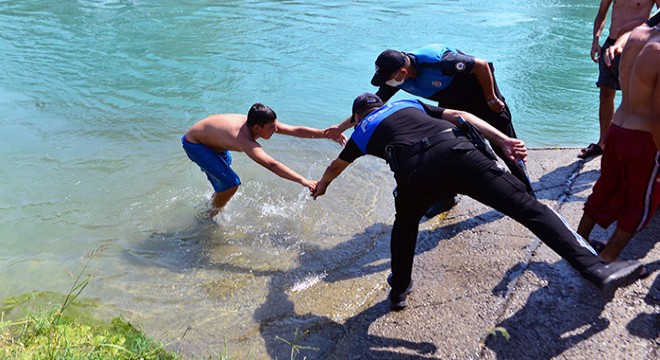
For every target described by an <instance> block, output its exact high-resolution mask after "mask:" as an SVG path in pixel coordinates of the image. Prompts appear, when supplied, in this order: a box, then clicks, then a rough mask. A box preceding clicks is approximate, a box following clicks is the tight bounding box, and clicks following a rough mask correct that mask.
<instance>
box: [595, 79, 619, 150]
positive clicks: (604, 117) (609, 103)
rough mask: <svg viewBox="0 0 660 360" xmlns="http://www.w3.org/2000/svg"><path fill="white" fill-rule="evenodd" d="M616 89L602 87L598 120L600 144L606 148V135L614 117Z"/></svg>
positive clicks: (602, 147)
mask: <svg viewBox="0 0 660 360" xmlns="http://www.w3.org/2000/svg"><path fill="white" fill-rule="evenodd" d="M615 96H616V90H614V89H610V88H608V87H605V86H601V87H600V107H599V109H598V121H600V139H598V146H600V148H601V149H605V135H606V134H607V129H609V128H610V124H611V123H612V117H613V116H614V97H615Z"/></svg>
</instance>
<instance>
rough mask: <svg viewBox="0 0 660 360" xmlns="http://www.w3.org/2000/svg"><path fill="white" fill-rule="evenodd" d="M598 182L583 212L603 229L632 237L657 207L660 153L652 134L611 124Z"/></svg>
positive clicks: (658, 202)
mask: <svg viewBox="0 0 660 360" xmlns="http://www.w3.org/2000/svg"><path fill="white" fill-rule="evenodd" d="M600 167H601V169H600V178H599V179H598V181H596V184H595V185H594V188H593V192H592V193H591V195H590V196H589V198H588V199H587V202H586V203H585V204H584V212H585V213H586V214H587V215H589V216H590V217H591V218H592V219H594V220H595V221H596V223H597V224H598V225H600V226H602V227H603V228H607V227H609V226H610V225H611V224H612V223H613V222H614V221H618V223H617V228H619V229H621V230H623V231H626V232H629V233H635V232H638V231H640V230H642V229H643V228H644V227H645V226H646V225H647V224H648V223H649V221H650V220H651V217H653V214H654V213H655V210H656V209H657V208H658V205H660V152H658V148H657V147H656V146H655V143H654V142H653V137H652V136H651V133H648V132H645V131H639V130H630V129H624V128H622V127H620V126H617V125H614V124H612V125H611V126H610V129H609V130H608V132H607V140H606V143H605V152H604V153H603V157H602V159H601V166H600Z"/></svg>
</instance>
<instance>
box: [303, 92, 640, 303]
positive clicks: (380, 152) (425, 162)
mask: <svg viewBox="0 0 660 360" xmlns="http://www.w3.org/2000/svg"><path fill="white" fill-rule="evenodd" d="M352 117H353V118H354V120H355V121H356V122H357V125H356V126H355V130H354V131H353V134H352V135H351V138H350V139H349V141H348V142H347V144H346V146H345V147H344V149H343V150H342V152H341V153H340V154H339V156H338V158H337V159H335V160H334V161H333V162H332V163H331V164H330V166H328V168H327V169H326V170H325V172H324V174H323V177H322V178H321V179H320V180H319V181H318V182H317V184H316V188H315V189H314V191H313V192H312V196H313V197H314V199H316V198H317V197H318V196H321V195H323V194H325V192H326V189H327V187H328V185H329V184H330V183H331V182H332V181H333V180H334V179H335V178H336V177H337V176H339V175H340V174H341V173H342V172H343V171H344V170H345V169H346V168H347V167H348V166H349V165H350V164H351V163H352V162H353V161H354V160H355V159H357V158H359V157H361V156H363V155H366V154H369V155H374V156H377V157H380V158H382V159H385V160H386V161H387V162H388V163H389V165H390V168H391V169H392V171H393V172H394V178H395V179H396V183H397V188H396V190H395V195H394V203H395V209H396V215H395V220H394V225H393V228H392V235H391V244H390V245H391V256H392V263H391V267H392V273H391V274H390V276H389V277H388V283H389V284H390V286H391V291H390V294H389V300H390V305H391V307H392V308H393V309H402V308H404V307H405V306H406V304H407V302H406V298H407V295H408V293H409V292H410V291H411V290H412V278H411V274H412V266H413V258H414V255H415V246H416V241H417V232H418V226H419V221H420V219H421V218H422V216H423V215H424V213H425V211H426V210H427V209H428V208H429V206H431V204H433V203H434V202H435V201H437V200H438V199H439V198H442V197H446V196H447V195H449V194H452V193H460V194H465V195H467V196H470V197H471V198H473V199H475V200H477V201H479V202H481V203H483V204H486V205H488V206H491V207H493V208H494V209H496V210H498V211H501V212H503V213H504V214H506V215H508V216H510V217H511V218H513V219H514V220H516V221H518V222H519V223H521V224H522V225H524V226H525V227H527V228H528V229H529V230H531V231H532V232H533V233H534V234H535V235H536V236H538V238H539V239H541V240H542V241H543V242H544V243H545V244H547V245H548V246H549V247H550V248H551V249H553V250H554V251H555V252H557V253H558V254H559V255H560V256H562V257H563V258H564V259H566V260H567V261H568V262H569V263H570V264H571V265H572V266H573V267H574V268H575V269H577V270H578V271H579V272H580V273H581V274H582V276H584V277H585V278H586V279H588V280H589V281H591V282H592V283H593V284H595V285H596V286H597V287H599V288H600V289H601V290H602V291H603V292H604V293H605V294H606V296H612V295H613V293H614V290H616V289H617V288H618V287H620V286H625V285H628V284H630V283H632V282H633V281H635V280H636V279H637V278H638V276H639V273H640V272H641V269H642V265H641V264H640V263H639V262H637V261H625V262H624V261H617V262H613V263H610V264H606V263H605V262H604V261H603V260H602V259H601V258H600V257H598V256H597V255H596V253H595V251H594V250H593V249H592V248H591V247H590V246H589V245H588V244H587V243H586V242H585V241H584V240H583V239H582V238H581V237H580V236H579V235H577V233H576V232H575V231H574V230H573V229H571V228H570V227H569V226H568V225H567V223H566V222H565V221H564V220H563V219H562V218H561V217H560V216H559V215H558V214H557V213H555V212H554V211H553V210H551V209H550V208H548V207H547V206H545V205H543V204H542V203H540V202H539V201H538V200H536V198H534V197H533V196H531V195H530V194H529V193H528V192H527V191H526V188H525V185H524V184H523V183H522V182H521V181H520V180H518V179H517V178H516V177H514V176H513V175H512V174H511V173H509V172H506V171H505V170H504V169H503V168H501V167H499V164H498V163H497V162H496V161H493V159H494V156H490V154H489V152H487V151H486V149H485V148H484V146H483V145H484V144H485V142H483V141H481V140H483V139H481V138H480V135H479V132H477V131H472V130H471V129H473V128H474V127H476V128H478V130H479V131H480V132H481V133H483V134H484V136H485V137H486V138H487V139H488V140H489V141H490V142H491V143H494V144H496V145H497V146H498V147H500V149H501V151H502V154H503V155H504V156H505V157H506V158H507V159H509V160H514V159H518V160H522V161H525V160H526V157H527V149H526V148H525V145H524V143H523V142H522V141H521V140H518V139H514V138H511V137H508V136H506V135H504V134H503V133H501V132H500V131H498V130H497V129H495V128H494V127H492V126H490V125H489V124H488V123H486V122H485V121H483V120H481V119H479V118H478V117H476V116H474V115H472V114H470V113H467V112H464V111H458V110H450V109H444V108H441V107H435V106H430V105H427V104H424V103H422V102H420V101H418V100H401V101H395V102H392V103H388V104H386V105H383V102H382V101H381V100H380V98H378V96H376V95H374V94H369V93H365V94H362V95H360V96H358V97H357V98H356V99H355V101H354V102H353V116H352ZM439 119H442V120H439ZM457 125H460V128H459V127H457ZM470 134H471V135H470ZM475 134H477V135H479V138H475V136H474V135H475Z"/></svg>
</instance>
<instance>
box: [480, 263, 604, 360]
mask: <svg viewBox="0 0 660 360" xmlns="http://www.w3.org/2000/svg"><path fill="white" fill-rule="evenodd" d="M565 265H566V266H569V265H568V264H565ZM523 267H524V264H517V265H516V266H514V267H512V268H511V269H510V270H509V271H507V275H506V276H505V279H503V281H502V282H501V283H500V284H498V285H497V286H496V287H495V288H494V289H493V293H495V294H500V295H502V294H506V293H507V292H508V287H509V282H510V281H516V279H518V275H519V274H520V272H521V271H522V268H523ZM524 270H525V271H530V272H532V273H533V274H534V275H535V276H536V277H537V278H538V279H539V280H541V281H545V282H547V283H548V285H546V286H543V287H541V288H539V289H538V290H536V291H534V292H532V293H531V294H530V295H529V298H528V299H527V301H526V303H525V305H524V306H523V307H522V308H521V309H520V310H519V311H517V312H516V313H515V314H513V315H512V316H511V317H509V318H507V319H505V320H503V321H500V322H499V323H498V324H497V325H496V327H499V328H503V329H505V330H506V332H507V333H508V335H509V336H510V338H509V339H508V340H507V339H505V337H504V336H502V335H501V334H500V333H498V332H494V333H493V334H491V335H490V336H488V338H487V339H486V341H485V346H487V347H488V348H489V349H491V350H492V351H493V352H495V353H496V354H497V358H498V359H549V358H554V357H556V356H561V354H562V353H563V352H564V351H566V350H567V349H569V348H571V347H574V346H575V345H576V344H577V343H579V342H581V341H584V340H586V339H588V338H590V337H591V336H593V335H595V334H597V333H599V332H601V331H603V330H605V329H607V327H608V326H609V320H607V319H605V318H603V317H601V316H600V315H601V313H602V311H603V309H604V306H605V304H606V303H607V302H606V300H604V299H603V298H602V296H600V294H599V293H598V291H597V290H596V288H595V287H594V288H591V287H585V286H582V285H580V283H579V280H580V276H579V274H577V273H575V279H576V281H574V282H571V280H570V279H565V278H562V273H561V272H562V270H561V269H558V267H557V266H553V265H551V264H547V263H539V262H533V263H530V264H529V265H527V267H525V269H524ZM564 271H565V270H564ZM582 283H583V282H582ZM510 301H515V300H510ZM576 314H579V316H576Z"/></svg>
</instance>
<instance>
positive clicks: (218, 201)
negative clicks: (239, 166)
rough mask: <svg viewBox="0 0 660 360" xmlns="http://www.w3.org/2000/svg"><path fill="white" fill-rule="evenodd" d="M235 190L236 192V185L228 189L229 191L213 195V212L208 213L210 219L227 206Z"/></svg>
mask: <svg viewBox="0 0 660 360" xmlns="http://www.w3.org/2000/svg"><path fill="white" fill-rule="evenodd" d="M236 190H238V185H237V186H234V187H230V188H229V189H227V190H225V191H221V192H216V193H214V194H213V199H212V202H213V210H211V212H210V213H209V215H210V216H211V217H214V216H216V215H218V212H220V210H221V209H222V208H223V207H225V205H227V202H228V201H229V199H231V197H232V196H234V194H235V193H236Z"/></svg>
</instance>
